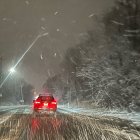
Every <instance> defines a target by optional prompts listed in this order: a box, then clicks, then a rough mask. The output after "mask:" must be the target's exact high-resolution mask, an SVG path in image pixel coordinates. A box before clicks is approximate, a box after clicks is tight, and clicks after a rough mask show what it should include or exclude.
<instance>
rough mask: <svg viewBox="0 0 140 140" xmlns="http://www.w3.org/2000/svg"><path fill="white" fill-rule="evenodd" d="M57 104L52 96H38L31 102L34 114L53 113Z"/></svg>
mask: <svg viewBox="0 0 140 140" xmlns="http://www.w3.org/2000/svg"><path fill="white" fill-rule="evenodd" d="M56 110H57V102H56V100H55V99H54V97H53V95H45V94H40V95H39V96H38V98H37V99H36V100H33V111H34V113H55V112H56Z"/></svg>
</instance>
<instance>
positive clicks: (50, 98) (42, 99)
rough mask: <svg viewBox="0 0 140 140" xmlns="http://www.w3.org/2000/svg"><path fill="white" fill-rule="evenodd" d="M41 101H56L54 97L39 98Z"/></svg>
mask: <svg viewBox="0 0 140 140" xmlns="http://www.w3.org/2000/svg"><path fill="white" fill-rule="evenodd" d="M38 98H39V99H40V100H41V101H52V100H54V98H53V96H40V97H38Z"/></svg>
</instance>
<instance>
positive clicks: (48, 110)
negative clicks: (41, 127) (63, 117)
mask: <svg viewBox="0 0 140 140" xmlns="http://www.w3.org/2000/svg"><path fill="white" fill-rule="evenodd" d="M34 111H35V112H38V113H48V112H56V109H55V108H45V109H44V108H34Z"/></svg>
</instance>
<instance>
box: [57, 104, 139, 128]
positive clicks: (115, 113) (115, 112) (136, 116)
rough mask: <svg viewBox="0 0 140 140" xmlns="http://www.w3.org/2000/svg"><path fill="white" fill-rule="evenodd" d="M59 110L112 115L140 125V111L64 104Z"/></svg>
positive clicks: (94, 114)
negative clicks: (87, 107) (88, 107)
mask: <svg viewBox="0 0 140 140" xmlns="http://www.w3.org/2000/svg"><path fill="white" fill-rule="evenodd" d="M59 111H61V112H63V113H78V114H81V115H88V116H112V117H117V118H121V119H126V120H130V121H132V122H133V123H135V124H136V125H139V126H140V112H131V113H128V112H127V111H120V110H107V109H85V108H78V107H77V108H76V107H70V106H69V107H68V106H64V105H60V106H59Z"/></svg>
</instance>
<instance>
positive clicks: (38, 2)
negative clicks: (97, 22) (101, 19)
mask: <svg viewBox="0 0 140 140" xmlns="http://www.w3.org/2000/svg"><path fill="white" fill-rule="evenodd" d="M113 1H114V0H0V55H1V56H2V57H3V65H4V71H5V72H6V71H8V68H10V67H11V66H12V65H14V64H15V63H16V61H17V60H18V59H19V57H20V56H21V55H22V54H23V53H24V51H25V50H26V49H27V48H28V46H29V45H30V43H31V42H32V41H33V40H34V38H35V37H36V36H37V35H38V34H39V33H41V32H42V31H44V32H48V33H49V35H48V36H45V37H42V38H41V39H39V40H38V41H37V42H36V44H35V45H34V46H33V48H32V49H31V50H30V52H29V53H28V54H27V55H26V56H25V58H24V59H23V60H22V62H21V63H20V64H19V65H18V67H17V73H16V74H17V75H18V76H21V77H24V78H25V80H26V81H28V82H29V83H31V84H33V85H34V86H35V87H36V88H37V89H40V87H41V86H42V84H43V83H44V81H45V80H46V79H47V77H48V76H49V75H53V74H54V73H59V71H60V69H61V68H60V66H59V64H60V62H61V61H62V60H63V56H64V53H65V51H66V49H67V48H69V47H73V46H74V45H75V44H76V43H77V42H78V41H79V40H80V36H81V35H82V34H83V33H85V32H86V31H87V30H90V29H92V28H94V27H93V19H92V16H93V15H94V14H98V15H101V14H102V13H103V12H104V11H106V10H108V9H109V8H110V7H111V6H112V4H113Z"/></svg>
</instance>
